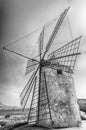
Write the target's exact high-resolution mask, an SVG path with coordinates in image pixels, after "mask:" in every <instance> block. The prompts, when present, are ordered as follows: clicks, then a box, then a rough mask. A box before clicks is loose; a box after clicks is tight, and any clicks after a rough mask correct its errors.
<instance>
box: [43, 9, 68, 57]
mask: <svg viewBox="0 0 86 130" xmlns="http://www.w3.org/2000/svg"><path fill="white" fill-rule="evenodd" d="M68 10H69V8H68V9H65V11H64V12H63V13H62V14H61V15H60V17H59V19H58V21H57V23H56V26H55V28H54V30H53V32H52V34H51V37H50V39H49V41H48V43H47V46H46V51H45V53H44V55H43V58H44V57H45V54H46V52H48V51H49V49H50V47H51V45H52V43H53V41H54V38H55V37H56V34H57V32H58V31H59V29H60V26H61V25H62V23H63V20H64V18H65V16H66V14H67V12H68Z"/></svg>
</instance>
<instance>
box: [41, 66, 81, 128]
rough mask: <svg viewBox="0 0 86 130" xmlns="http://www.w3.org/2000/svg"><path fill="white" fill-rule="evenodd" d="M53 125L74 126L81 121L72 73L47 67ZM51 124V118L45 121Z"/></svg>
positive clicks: (48, 124) (46, 123)
mask: <svg viewBox="0 0 86 130" xmlns="http://www.w3.org/2000/svg"><path fill="white" fill-rule="evenodd" d="M45 72H46V80H47V88H48V95H49V100H50V106H51V107H50V108H51V115H52V120H53V123H52V126H53V127H60V128H61V127H74V126H79V124H80V122H81V118H80V111H79V106H78V104H77V98H76V93H75V88H74V81H73V78H72V75H70V74H68V73H66V72H63V73H62V74H57V72H56V71H55V70H52V69H50V68H47V69H45ZM42 123H44V124H45V125H47V126H51V123H50V121H49V120H46V121H44V122H42Z"/></svg>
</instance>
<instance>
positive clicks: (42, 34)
mask: <svg viewBox="0 0 86 130" xmlns="http://www.w3.org/2000/svg"><path fill="white" fill-rule="evenodd" d="M44 29H45V26H44V27H43V30H42V32H41V33H40V36H39V55H40V54H41V53H42V50H43V42H44Z"/></svg>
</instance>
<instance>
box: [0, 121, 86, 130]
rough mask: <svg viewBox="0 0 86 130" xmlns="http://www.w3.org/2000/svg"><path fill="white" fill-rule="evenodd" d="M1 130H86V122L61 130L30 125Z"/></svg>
mask: <svg viewBox="0 0 86 130" xmlns="http://www.w3.org/2000/svg"><path fill="white" fill-rule="evenodd" d="M0 130H86V121H82V124H81V126H80V127H73V128H62V129H61V128H60V129H54V128H46V127H37V126H34V127H30V126H29V125H28V124H27V125H22V126H19V127H16V128H10V129H8V128H2V129H0Z"/></svg>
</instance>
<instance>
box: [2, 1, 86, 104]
mask: <svg viewBox="0 0 86 130" xmlns="http://www.w3.org/2000/svg"><path fill="white" fill-rule="evenodd" d="M69 5H70V10H69V12H68V19H69V21H70V28H71V32H72V38H75V37H78V36H80V35H82V36H83V37H82V40H81V45H80V51H81V53H82V54H81V55H80V56H79V57H78V59H77V62H76V67H75V72H74V75H73V77H74V81H75V89H76V92H77V97H78V98H86V0H0V15H1V16H0V20H1V21H0V101H1V102H3V103H4V104H7V105H18V106H19V105H20V102H19V94H20V92H21V90H22V89H23V87H24V86H25V84H26V82H27V79H28V76H27V77H25V75H24V73H25V65H26V59H24V58H21V57H19V56H16V55H13V54H11V53H8V52H3V50H2V48H1V47H2V46H4V45H8V44H9V43H11V42H13V41H15V40H16V39H19V38H21V37H23V36H24V35H26V34H28V33H31V32H32V31H34V30H36V29H37V28H39V27H41V26H42V25H44V24H45V23H46V22H48V21H49V20H50V19H52V18H54V17H56V16H58V15H59V14H60V13H61V12H62V11H63V10H64V9H65V8H67V7H68V6H69ZM30 38H32V41H31V39H28V38H27V39H26V41H20V42H19V44H16V45H15V47H14V48H16V49H17V51H19V50H20V52H22V50H24V54H25V55H27V56H31V54H32V50H33V48H34V47H35V44H34V43H35V41H36V39H35V38H33V37H30ZM24 40H25V39H24ZM29 40H30V42H29ZM66 40H68V39H66ZM27 42H28V48H27V46H26V44H25V43H27ZM32 43H33V44H32ZM24 47H25V48H24ZM22 48H23V49H22ZM25 49H28V50H27V51H25Z"/></svg>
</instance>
